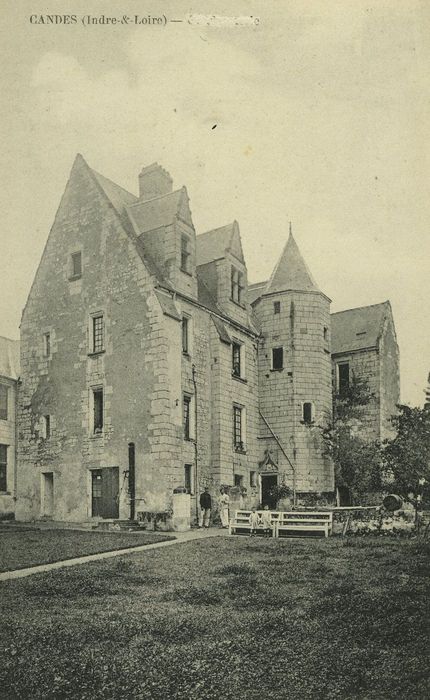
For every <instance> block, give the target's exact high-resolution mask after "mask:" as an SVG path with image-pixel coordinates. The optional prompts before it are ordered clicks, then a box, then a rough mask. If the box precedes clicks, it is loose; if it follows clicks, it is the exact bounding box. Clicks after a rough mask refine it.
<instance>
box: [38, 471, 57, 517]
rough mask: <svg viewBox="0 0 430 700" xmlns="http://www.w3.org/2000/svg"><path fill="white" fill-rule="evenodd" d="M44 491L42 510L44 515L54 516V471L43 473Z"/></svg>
mask: <svg viewBox="0 0 430 700" xmlns="http://www.w3.org/2000/svg"><path fill="white" fill-rule="evenodd" d="M41 490H42V493H41V502H40V510H41V515H42V517H45V518H52V516H53V514H54V474H53V472H43V473H42V489H41Z"/></svg>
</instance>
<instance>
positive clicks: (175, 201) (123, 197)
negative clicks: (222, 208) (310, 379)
mask: <svg viewBox="0 0 430 700" xmlns="http://www.w3.org/2000/svg"><path fill="white" fill-rule="evenodd" d="M77 161H78V162H81V163H83V164H84V165H85V167H86V168H88V170H89V171H90V173H91V174H92V176H93V177H94V179H95V180H96V182H97V184H98V185H99V187H100V188H101V189H102V191H103V192H104V194H105V196H106V198H107V199H108V201H109V202H110V203H111V205H112V206H113V207H114V209H115V210H116V211H117V213H118V216H119V219H120V221H121V223H122V225H123V227H124V228H125V230H126V232H127V233H128V234H129V235H130V238H131V239H132V240H133V242H134V244H135V246H136V251H137V253H138V254H139V257H140V258H141V260H142V261H143V263H144V264H145V266H146V268H147V270H148V272H149V273H150V274H151V275H152V276H153V277H154V278H155V280H156V281H157V282H158V283H159V285H160V286H162V287H164V288H165V289H168V290H171V291H174V287H173V285H172V284H171V283H170V282H169V280H167V279H166V278H165V276H164V275H163V273H162V271H161V270H160V268H159V267H158V265H157V264H156V263H155V262H154V260H153V259H152V258H151V255H150V254H148V252H147V251H146V250H145V243H144V236H143V234H144V233H146V232H148V231H153V230H155V229H157V228H161V227H163V226H167V225H169V224H171V223H173V221H174V219H175V217H176V215H177V214H178V213H179V209H180V206H181V203H182V198H183V196H184V195H186V190H185V187H182V188H181V189H179V190H175V192H171V193H169V194H166V195H163V196H161V197H154V198H153V199H150V200H146V201H140V200H139V199H138V198H137V197H136V196H135V195H134V194H132V193H131V192H128V191H127V190H125V189H124V188H123V187H120V186H119V185H117V184H116V183H114V182H112V180H109V179H108V178H106V177H104V175H101V174H100V173H98V172H96V171H95V170H93V169H92V168H90V167H89V165H88V164H87V163H86V161H85V159H84V158H83V157H82V156H81V155H80V154H78V156H77ZM236 226H237V223H236V222H233V223H232V224H228V225H227V226H223V227H221V228H219V229H214V230H213V231H208V232H207V233H206V234H201V235H200V236H197V251H198V250H199V249H200V251H201V252H202V254H203V253H204V255H207V252H208V251H210V255H209V259H210V260H213V259H216V258H217V257H224V255H225V250H226V249H227V248H229V247H230V245H231V243H232V240H233V236H234V233H235V227H236ZM239 245H240V243H239ZM197 255H198V252H197ZM213 255H215V257H212V256H213ZM209 259H208V260H207V261H209ZM197 264H202V263H197ZM197 288H198V301H199V303H200V304H202V306H204V307H205V308H206V309H207V310H208V311H212V312H213V313H216V314H219V315H221V316H225V313H224V312H223V311H222V310H221V309H220V307H219V306H218V304H217V303H216V300H215V299H214V298H213V296H212V295H211V293H210V291H209V289H208V287H207V286H206V284H205V282H204V280H203V279H202V276H201V275H199V274H198V271H197ZM157 296H158V294H157ZM159 298H161V297H159ZM161 303H162V307H163V310H164V311H165V313H167V314H168V315H171V316H175V314H177V310H176V308H175V307H174V304H173V302H172V304H170V302H168V301H167V300H165V299H164V298H162V302H161ZM248 325H249V328H250V329H251V330H253V331H254V332H258V331H257V330H256V329H255V327H254V325H253V323H252V320H251V319H248Z"/></svg>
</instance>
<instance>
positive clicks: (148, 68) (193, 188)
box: [0, 0, 430, 405]
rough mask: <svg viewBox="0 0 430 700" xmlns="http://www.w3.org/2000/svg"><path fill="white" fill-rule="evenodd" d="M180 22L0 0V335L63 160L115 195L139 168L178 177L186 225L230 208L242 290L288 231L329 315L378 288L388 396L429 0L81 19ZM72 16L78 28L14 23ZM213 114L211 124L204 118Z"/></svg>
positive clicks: (13, 315) (410, 303)
mask: <svg viewBox="0 0 430 700" xmlns="http://www.w3.org/2000/svg"><path fill="white" fill-rule="evenodd" d="M101 7H103V10H102V11H103V13H104V14H105V15H107V16H117V17H121V16H122V15H123V14H124V13H127V14H128V15H129V16H132V15H134V14H136V13H137V14H139V15H140V16H142V17H143V16H147V15H148V14H150V15H152V16H156V15H159V14H160V13H165V14H166V17H167V19H168V20H170V19H184V18H185V16H186V15H187V14H188V13H189V12H190V10H191V11H192V6H190V5H189V4H188V3H181V2H179V1H178V2H174V3H172V2H166V3H161V2H155V0H154V1H153V2H152V3H150V2H147V1H146V0H142V1H139V2H136V1H135V0H122V1H121V3H120V2H108V1H107V2H105V1H104V2H103V3H101V2H96V1H95V0H87V1H86V2H85V3H81V2H79V1H74V0H73V1H72V2H70V1H69V2H68V3H64V4H63V3H62V2H58V1H57V2H51V3H49V4H48V3H45V2H36V3H35V2H33V1H32V2H27V0H21V1H20V2H19V3H16V2H15V1H14V0H3V2H2V13H1V16H0V44H1V49H0V50H1V54H2V55H1V65H2V70H1V72H0V90H1V96H2V97H1V119H0V129H1V144H2V148H1V163H0V166H1V167H0V178H1V187H0V197H1V199H0V204H1V212H2V227H1V233H0V236H1V247H0V255H1V275H0V334H1V335H6V336H9V337H14V338H17V337H19V328H18V326H19V322H20V316H21V311H22V308H23V306H24V304H25V301H26V297H27V294H28V291H29V289H30V285H31V282H32V279H33V277H34V273H35V270H36V267H37V265H38V262H39V259H40V256H41V254H42V250H43V246H44V244H45V241H46V238H47V236H48V232H49V228H50V226H51V224H52V221H53V217H54V214H55V211H56V208H57V206H58V203H59V200H60V197H61V194H62V192H63V190H64V187H65V183H66V180H67V177H68V174H69V171H70V168H71V166H72V162H73V159H74V157H75V155H76V153H77V152H80V153H82V154H83V156H84V157H85V159H86V160H87V162H88V163H89V164H90V165H91V166H92V167H93V168H94V169H95V170H98V171H99V172H102V173H103V174H104V175H106V176H107V177H109V178H111V179H113V180H114V181H115V182H118V183H119V184H121V185H122V186H124V187H126V188H127V189H129V190H130V191H132V192H136V191H137V175H138V172H139V170H140V169H141V167H142V165H148V164H149V163H152V162H153V161H158V162H159V163H161V164H162V165H163V166H164V167H165V168H166V169H167V170H169V172H170V173H171V175H172V176H173V178H174V182H175V186H178V187H179V186H181V185H183V184H185V185H186V186H187V189H188V194H189V196H190V205H191V210H192V214H193V220H194V224H195V227H196V230H197V233H202V232H204V231H206V230H208V229H210V228H215V227H217V226H220V225H223V224H225V223H227V222H229V221H232V220H234V219H237V220H238V222H239V225H240V230H241V235H242V242H243V247H244V252H245V256H246V259H247V264H248V272H249V279H250V281H253V282H254V281H259V280H262V279H266V278H267V277H268V276H269V275H270V272H271V270H272V268H273V266H274V264H275V263H276V260H277V258H278V256H279V254H280V252H281V250H282V247H283V245H284V243H285V240H286V238H287V235H288V222H289V221H290V220H291V221H292V222H293V231H294V234H295V237H296V240H297V242H298V245H299V247H300V248H301V251H302V253H303V255H304V257H305V259H306V261H307V263H308V266H309V267H310V269H311V271H312V274H313V276H314V277H315V279H316V280H317V282H318V284H319V286H320V288H321V289H322V291H324V292H325V293H326V294H327V295H328V296H329V297H330V298H331V299H332V300H333V303H332V310H333V311H338V310H342V309H346V308H351V307H356V306H363V305H367V304H375V303H378V302H381V301H384V300H386V299H390V301H391V303H392V307H393V312H394V318H395V323H396V328H397V335H398V341H399V345H400V354H401V379H402V400H403V401H405V402H409V403H412V404H415V405H422V402H423V389H424V387H425V384H426V379H427V374H428V372H429V371H430V352H429V348H430V312H429V303H428V299H429V279H430V265H429V251H430V244H429V215H430V196H429V195H430V192H429V133H428V129H429V124H430V114H429V97H430V80H429V74H430V60H429V54H430V4H429V3H428V2H426V0H423V2H420V0H388V1H385V0H378V1H377V2H371V1H368V2H364V1H363V0H339V1H338V0H324V2H320V1H319V0H315V1H306V0H300V2H294V1H290V0H288V2H287V1H286V0H285V1H284V2H281V1H278V2H273V1H269V0H265V1H264V3H252V2H243V3H242V2H232V1H230V2H225V3H219V2H211V3H207V2H206V3H205V2H204V1H203V2H199V3H198V10H197V11H198V12H199V13H203V12H208V13H209V12H210V13H215V14H218V15H229V16H231V15H233V14H235V15H251V14H252V15H254V16H256V17H258V18H259V24H258V25H254V26H253V27H251V26H247V27H232V28H214V27H209V28H207V27H203V26H192V25H190V24H188V23H187V22H182V23H171V22H168V23H167V26H165V27H162V26H151V27H149V26H145V25H140V26H134V25H133V26H131V25H128V26H123V25H120V26H115V27H109V26H100V25H96V26H90V27H85V26H83V25H82V24H81V23H80V18H81V17H82V15H84V14H88V13H92V15H93V16H99V15H100V14H101ZM47 11H50V12H53V11H54V12H57V13H59V14H62V13H64V12H73V13H75V14H77V16H78V24H76V25H69V26H46V25H40V24H38V25H32V24H30V21H29V18H30V15H31V14H34V13H44V12H45V13H46V12H47ZM215 124H216V128H215V129H213V128H212V127H213V126H214V125H215Z"/></svg>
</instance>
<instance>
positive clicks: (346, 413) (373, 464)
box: [322, 374, 381, 503]
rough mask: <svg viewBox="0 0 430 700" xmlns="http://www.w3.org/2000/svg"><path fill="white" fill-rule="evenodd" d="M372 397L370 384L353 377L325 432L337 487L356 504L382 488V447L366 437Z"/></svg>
mask: <svg viewBox="0 0 430 700" xmlns="http://www.w3.org/2000/svg"><path fill="white" fill-rule="evenodd" d="M372 398H373V394H372V393H371V391H370V389H369V386H368V383H367V382H366V381H365V380H363V379H360V378H359V377H356V376H355V375H354V374H353V375H352V379H351V382H350V384H349V386H348V387H345V388H344V389H343V391H342V393H340V394H337V395H335V396H334V400H333V420H332V422H331V423H330V424H329V426H328V427H327V428H325V429H323V431H322V435H323V439H324V443H325V454H326V455H328V456H330V457H331V459H332V460H333V463H334V470H335V482H336V486H337V487H338V488H340V489H342V488H343V489H347V490H348V492H349V494H350V496H351V499H352V501H353V502H354V503H355V502H359V501H360V500H361V499H362V498H363V497H364V496H365V494H367V493H369V492H371V491H378V490H380V489H381V451H380V445H379V443H378V442H377V441H369V440H368V439H367V438H366V436H365V434H363V427H364V425H363V414H364V412H365V407H366V406H367V405H368V404H369V403H370V401H371V400H372Z"/></svg>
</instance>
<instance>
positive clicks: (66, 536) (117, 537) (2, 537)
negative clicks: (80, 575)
mask: <svg viewBox="0 0 430 700" xmlns="http://www.w3.org/2000/svg"><path fill="white" fill-rule="evenodd" d="M170 539H172V537H171V536H168V535H158V534H152V533H142V532H136V533H132V532H130V533H128V532H123V533H121V532H85V531H83V530H81V531H78V530H27V529H25V530H19V529H18V528H16V529H15V530H12V528H9V529H8V530H6V529H1V530H0V571H11V570H12V569H25V568H26V567H27V566H36V565H37V564H47V563H49V562H51V561H61V560H62V559H73V558H74V557H81V556H85V554H95V553H96V552H107V551H109V550H112V549H125V548H126V547H137V546H139V545H142V544H151V543H152V542H161V541H162V540H170Z"/></svg>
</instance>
